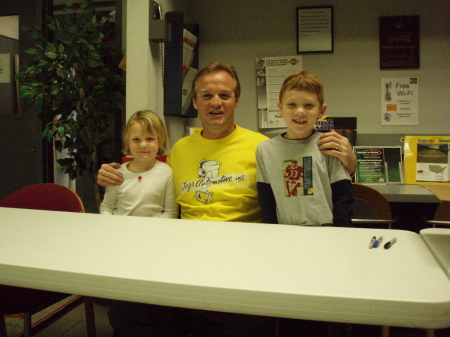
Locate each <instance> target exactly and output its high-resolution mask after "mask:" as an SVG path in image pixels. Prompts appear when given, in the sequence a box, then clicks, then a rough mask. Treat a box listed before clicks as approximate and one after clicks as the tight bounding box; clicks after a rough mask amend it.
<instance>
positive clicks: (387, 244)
mask: <svg viewBox="0 0 450 337" xmlns="http://www.w3.org/2000/svg"><path fill="white" fill-rule="evenodd" d="M396 242H397V238H393V239H392V240H391V241H388V242H386V244H385V245H384V249H389V248H391V247H392V245H393V244H394V243H396Z"/></svg>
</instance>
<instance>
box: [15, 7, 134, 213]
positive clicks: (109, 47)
mask: <svg viewBox="0 0 450 337" xmlns="http://www.w3.org/2000/svg"><path fill="white" fill-rule="evenodd" d="M92 5H93V1H92V0H86V1H82V3H81V4H80V5H79V6H77V7H75V6H74V5H73V4H72V2H71V1H66V6H65V10H64V11H65V12H66V14H64V15H60V16H57V17H49V18H48V24H47V27H48V33H47V34H45V33H44V32H43V31H42V30H41V29H39V28H38V27H36V26H33V27H25V28H23V29H24V30H25V31H26V32H28V33H29V34H30V36H31V37H32V38H33V39H34V40H35V41H36V47H35V48H32V49H29V50H28V51H27V53H28V54H30V55H31V60H30V61H29V62H28V63H27V64H26V66H25V68H24V69H23V71H21V72H20V73H19V74H18V75H17V79H18V80H19V82H20V84H21V85H20V94H21V97H22V98H23V100H24V103H25V104H35V105H36V107H37V108H38V109H39V112H40V116H41V117H42V119H43V120H45V121H47V122H48V124H47V125H46V127H45V129H44V131H43V134H42V136H43V137H44V138H45V139H47V140H49V141H52V142H54V146H55V148H56V150H57V151H59V152H61V151H62V150H63V149H67V152H68V158H65V159H59V160H58V164H59V170H61V171H62V172H64V173H66V174H69V177H70V179H75V178H76V177H77V176H81V175H82V174H83V172H89V173H91V174H92V177H93V180H94V186H95V188H94V189H95V198H96V202H97V206H98V205H99V204H100V202H101V198H102V191H101V188H100V186H98V185H97V184H96V183H95V182H96V180H97V172H98V169H99V168H100V165H101V163H102V162H103V160H104V159H106V158H107V154H106V152H107V150H106V149H107V148H111V144H112V143H113V142H114V140H113V138H114V128H113V127H112V124H113V123H112V122H113V121H114V120H115V115H117V114H122V111H123V105H124V91H125V88H124V80H123V78H122V75H121V70H120V69H119V68H118V65H119V63H120V59H121V57H122V55H121V53H120V52H118V51H116V50H115V48H114V43H113V40H114V39H113V38H111V37H112V36H113V33H114V27H113V24H112V23H111V22H110V21H109V20H108V19H109V16H107V15H102V14H99V13H97V12H95V10H94V8H93V6H92Z"/></svg>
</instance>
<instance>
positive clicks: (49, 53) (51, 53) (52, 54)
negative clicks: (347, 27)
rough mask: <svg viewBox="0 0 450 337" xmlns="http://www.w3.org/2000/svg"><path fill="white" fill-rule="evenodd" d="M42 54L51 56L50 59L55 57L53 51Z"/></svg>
mask: <svg viewBox="0 0 450 337" xmlns="http://www.w3.org/2000/svg"><path fill="white" fill-rule="evenodd" d="M44 55H45V56H47V57H48V58H51V59H55V58H56V53H55V52H46V53H45V54H44Z"/></svg>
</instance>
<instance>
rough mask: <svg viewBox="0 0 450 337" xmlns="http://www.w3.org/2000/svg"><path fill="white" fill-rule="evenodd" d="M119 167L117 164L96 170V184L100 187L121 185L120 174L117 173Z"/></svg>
mask: <svg viewBox="0 0 450 337" xmlns="http://www.w3.org/2000/svg"><path fill="white" fill-rule="evenodd" d="M119 167H120V164H118V163H111V164H103V165H102V167H101V168H100V170H98V176H97V183H98V184H99V185H100V186H104V187H106V186H117V185H120V184H122V182H123V177H122V173H120V172H119V171H117V169H118V168H119Z"/></svg>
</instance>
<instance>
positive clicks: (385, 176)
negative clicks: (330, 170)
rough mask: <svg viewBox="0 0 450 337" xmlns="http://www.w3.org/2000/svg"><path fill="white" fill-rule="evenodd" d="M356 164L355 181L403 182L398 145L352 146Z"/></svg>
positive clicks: (400, 153)
mask: <svg viewBox="0 0 450 337" xmlns="http://www.w3.org/2000/svg"><path fill="white" fill-rule="evenodd" d="M353 151H354V152H355V155H356V159H357V161H358V166H357V167H356V174H355V181H356V182H357V183H363V184H368V185H371V184H388V183H389V184H401V183H403V171H402V168H403V164H402V151H401V147H400V146H354V147H353Z"/></svg>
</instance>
